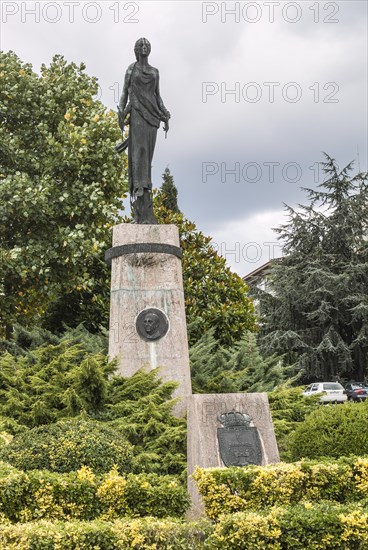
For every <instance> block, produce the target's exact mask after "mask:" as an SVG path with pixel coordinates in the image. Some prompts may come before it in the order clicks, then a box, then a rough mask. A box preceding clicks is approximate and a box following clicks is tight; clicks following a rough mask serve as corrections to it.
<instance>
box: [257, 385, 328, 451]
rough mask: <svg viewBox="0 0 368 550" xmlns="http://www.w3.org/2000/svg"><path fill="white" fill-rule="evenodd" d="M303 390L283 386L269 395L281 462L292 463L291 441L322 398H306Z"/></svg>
mask: <svg viewBox="0 0 368 550" xmlns="http://www.w3.org/2000/svg"><path fill="white" fill-rule="evenodd" d="M302 391H303V388H302V387H297V388H290V387H286V386H281V387H280V388H277V389H276V390H275V391H272V392H270V393H269V394H268V401H269V404H270V409H271V414H272V420H273V426H274V429H275V434H276V439H277V445H278V448H279V452H280V457H281V460H284V461H286V462H290V461H291V454H290V450H289V440H290V437H291V436H292V434H293V432H294V431H295V429H296V428H297V426H299V425H300V423H301V422H304V420H305V419H306V418H307V416H308V415H309V414H310V413H311V412H312V411H313V410H314V409H315V408H316V407H318V406H319V397H320V396H311V397H304V396H303V395H302Z"/></svg>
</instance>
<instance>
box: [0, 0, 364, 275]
mask: <svg viewBox="0 0 368 550" xmlns="http://www.w3.org/2000/svg"><path fill="white" fill-rule="evenodd" d="M1 12H2V13H1V49H2V50H5V51H7V50H14V51H15V52H16V53H17V54H18V56H19V57H20V58H21V59H22V60H23V61H25V62H30V63H32V65H33V68H34V70H36V71H38V70H39V67H40V65H41V64H42V63H46V64H48V63H49V62H50V60H51V58H52V56H53V55H54V54H56V53H59V54H62V55H64V56H65V57H66V59H67V60H68V61H75V62H77V63H79V62H81V61H84V62H85V63H86V65H87V72H88V73H89V74H90V75H94V76H97V77H98V79H99V83H100V98H101V101H103V103H104V104H105V105H106V106H107V107H109V108H114V109H115V106H116V103H117V102H118V99H119V95H120V92H121V89H122V82H123V77H124V74H125V70H126V68H127V66H128V65H129V64H130V63H132V62H133V61H134V60H135V59H134V52H133V47H134V43H135V41H136V40H137V39H138V38H140V37H142V36H144V37H146V38H148V40H149V41H150V42H151V45H152V52H151V56H150V59H149V62H150V64H152V65H153V66H155V67H157V68H158V69H159V71H160V81H161V95H162V98H163V100H164V103H165V105H166V107H167V108H168V109H169V111H170V112H171V115H172V118H171V124H170V132H169V134H168V136H167V139H165V138H164V133H163V131H162V130H160V131H159V137H158V140H157V144H156V151H155V156H154V159H153V176H154V185H156V186H159V185H160V183H161V174H162V172H163V170H164V169H165V167H166V166H169V168H170V170H171V172H172V174H173V175H174V179H175V183H176V185H177V187H178V190H179V206H180V208H181V209H182V211H183V212H184V213H185V214H186V216H187V217H188V218H189V219H191V220H193V221H195V222H196V223H197V226H198V227H199V228H200V229H201V230H203V231H204V232H205V233H206V234H209V235H211V236H212V237H213V240H214V243H215V245H216V246H217V248H218V250H219V251H220V252H221V253H222V254H223V255H225V256H226V258H227V260H228V263H229V265H231V267H232V268H233V269H234V270H235V271H237V272H238V273H239V274H240V275H245V274H246V273H248V272H250V271H252V270H253V269H255V268H256V267H257V266H259V265H261V264H263V263H265V262H266V261H268V260H269V259H270V257H275V256H279V255H280V247H279V246H278V244H277V239H276V236H275V234H274V233H273V231H272V229H271V228H272V227H275V226H277V225H279V224H280V223H283V221H285V218H284V214H283V203H287V204H290V205H293V206H295V205H296V204H297V203H298V202H304V200H305V195H304V194H303V193H302V192H301V191H300V187H301V186H306V187H315V186H316V185H317V184H318V183H321V182H322V181H323V175H322V174H321V172H320V170H319V168H318V162H320V161H322V160H323V156H322V151H326V152H327V153H328V154H329V155H331V156H333V157H334V158H335V159H336V160H337V162H338V164H339V165H340V166H342V165H345V164H347V163H348V162H349V161H350V160H352V159H355V160H356V169H357V170H358V169H359V167H360V169H361V170H367V3H366V2H365V1H360V0H359V1H355V0H348V1H334V2H324V1H322V0H319V1H318V2H317V1H313V2H310V1H308V0H302V1H299V2H288V1H282V0H279V1H264V2H262V1H257V2H255V1H253V2H232V1H226V2H200V1H196V0H193V1H167V0H166V1H161V2H157V1H143V2H141V1H137V2H123V1H113V0H111V1H110V0H104V1H100V2H92V1H84V0H80V1H77V0H75V1H54V2H52V1H38V2H16V1H6V0H2V2H1Z"/></svg>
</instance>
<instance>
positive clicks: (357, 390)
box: [345, 382, 368, 401]
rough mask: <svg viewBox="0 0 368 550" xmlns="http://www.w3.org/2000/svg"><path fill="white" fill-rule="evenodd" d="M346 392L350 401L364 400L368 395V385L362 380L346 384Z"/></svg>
mask: <svg viewBox="0 0 368 550" xmlns="http://www.w3.org/2000/svg"><path fill="white" fill-rule="evenodd" d="M345 393H346V395H347V396H348V401H364V400H365V399H367V397H368V386H367V385H366V384H363V383H362V382H351V383H350V384H346V386H345Z"/></svg>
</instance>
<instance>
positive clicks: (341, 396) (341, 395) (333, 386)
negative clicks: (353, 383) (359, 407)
mask: <svg viewBox="0 0 368 550" xmlns="http://www.w3.org/2000/svg"><path fill="white" fill-rule="evenodd" d="M319 393H321V394H322V395H321V398H320V402H321V403H344V402H345V401H346V400H347V398H348V397H347V395H346V393H345V390H344V388H343V386H342V385H341V384H340V383H339V382H316V383H314V384H310V386H308V387H307V388H306V389H305V390H304V391H303V395H305V396H308V395H317V394H319Z"/></svg>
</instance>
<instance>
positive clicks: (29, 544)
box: [0, 518, 212, 550]
mask: <svg viewBox="0 0 368 550" xmlns="http://www.w3.org/2000/svg"><path fill="white" fill-rule="evenodd" d="M211 531H212V526H211V524H210V523H209V522H206V521H200V522H196V523H184V522H182V521H178V520H173V519H166V520H162V519H161V520H158V519H155V518H145V519H134V520H116V521H114V522H105V521H100V520H94V521H90V522H83V521H73V522H67V523H62V522H55V523H51V522H49V521H38V522H35V523H29V524H22V525H2V526H0V546H1V548H4V550H5V549H6V548H9V549H10V548H17V550H30V549H31V548H32V550H55V548H60V549H62V550H75V549H76V548H83V549H84V550H88V549H90V550H93V549H97V548H101V549H106V550H123V549H129V548H140V549H142V550H143V549H145V548H146V549H148V548H150V549H153V548H159V549H160V550H172V549H173V548H175V550H196V549H200V548H204V541H205V539H206V538H207V537H208V535H209V533H210V532H211Z"/></svg>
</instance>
